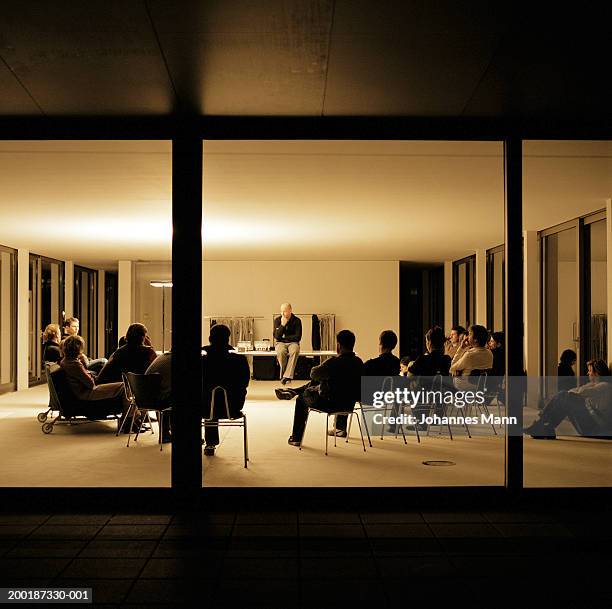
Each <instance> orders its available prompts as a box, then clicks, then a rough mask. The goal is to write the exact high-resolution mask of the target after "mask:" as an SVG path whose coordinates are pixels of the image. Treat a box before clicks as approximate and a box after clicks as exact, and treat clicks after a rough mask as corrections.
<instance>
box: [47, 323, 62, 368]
mask: <svg viewBox="0 0 612 609" xmlns="http://www.w3.org/2000/svg"><path fill="white" fill-rule="evenodd" d="M61 336H62V335H61V331H60V327H59V326H58V325H57V324H49V325H48V326H47V327H46V328H45V331H44V332H43V355H42V359H43V363H44V362H52V363H55V364H57V363H59V361H60V360H61V359H62V353H61V351H60V342H61V341H62V338H61Z"/></svg>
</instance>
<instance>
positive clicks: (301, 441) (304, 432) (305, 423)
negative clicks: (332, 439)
mask: <svg viewBox="0 0 612 609" xmlns="http://www.w3.org/2000/svg"><path fill="white" fill-rule="evenodd" d="M309 416H310V410H308V411H307V412H306V420H305V421H304V431H302V439H301V440H300V450H302V444H303V443H304V435H305V434H306V426H307V425H308V418H309ZM326 437H327V436H326Z"/></svg>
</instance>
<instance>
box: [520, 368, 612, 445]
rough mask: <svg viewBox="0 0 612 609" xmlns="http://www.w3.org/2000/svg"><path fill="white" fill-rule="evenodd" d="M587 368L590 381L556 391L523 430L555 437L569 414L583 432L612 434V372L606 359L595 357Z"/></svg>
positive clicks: (529, 433)
mask: <svg viewBox="0 0 612 609" xmlns="http://www.w3.org/2000/svg"><path fill="white" fill-rule="evenodd" d="M587 368H588V375H589V382H588V383H586V384H584V385H581V386H580V387H576V388H574V389H570V390H569V391H561V392H560V393H558V394H557V395H555V396H554V397H553V398H552V399H551V400H550V402H549V403H548V404H547V405H546V406H545V407H544V409H543V410H542V413H541V414H540V416H539V418H538V419H537V420H536V421H535V422H534V423H532V424H531V425H530V426H529V427H525V429H523V433H526V434H528V435H530V436H531V437H532V438H535V439H537V440H544V439H546V440H554V439H555V438H556V437H557V436H556V433H555V429H556V428H557V426H558V425H559V424H560V423H561V421H563V420H564V419H566V418H567V419H568V420H569V421H570V423H572V425H573V426H574V427H575V429H576V431H577V432H578V433H579V434H580V435H582V436H589V437H610V436H612V373H611V372H610V368H609V367H608V365H607V364H606V362H604V361H603V360H591V361H589V362H588V363H587Z"/></svg>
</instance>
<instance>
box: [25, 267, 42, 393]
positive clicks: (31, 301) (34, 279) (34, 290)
mask: <svg viewBox="0 0 612 609" xmlns="http://www.w3.org/2000/svg"><path fill="white" fill-rule="evenodd" d="M39 269H40V258H39V257H37V256H30V275H29V293H28V319H29V322H28V334H29V336H28V344H29V348H28V371H29V376H30V381H37V380H39V379H40V368H41V364H40V363H39V362H40V358H39V353H40V349H39V343H40V332H41V328H40V295H41V294H40V292H41V290H40V272H39Z"/></svg>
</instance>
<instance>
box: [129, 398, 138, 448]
mask: <svg viewBox="0 0 612 609" xmlns="http://www.w3.org/2000/svg"><path fill="white" fill-rule="evenodd" d="M136 412H138V408H136V406H134V410H133V411H132V422H131V423H130V433H129V434H128V440H127V446H128V448H129V446H130V439H131V438H132V429H133V428H134V421H136ZM137 435H138V434H137ZM134 441H136V440H134Z"/></svg>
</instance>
